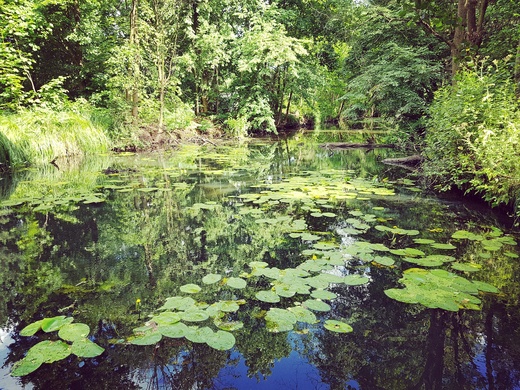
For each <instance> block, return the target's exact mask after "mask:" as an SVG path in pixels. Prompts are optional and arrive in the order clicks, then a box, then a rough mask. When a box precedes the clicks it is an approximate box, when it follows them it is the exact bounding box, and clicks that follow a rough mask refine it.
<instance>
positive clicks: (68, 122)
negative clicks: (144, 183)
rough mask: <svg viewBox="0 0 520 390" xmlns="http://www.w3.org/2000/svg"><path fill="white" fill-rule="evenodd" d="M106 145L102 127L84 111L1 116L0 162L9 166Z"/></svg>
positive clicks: (101, 149)
mask: <svg viewBox="0 0 520 390" xmlns="http://www.w3.org/2000/svg"><path fill="white" fill-rule="evenodd" d="M108 145H109V141H108V138H107V137H106V135H105V133H104V131H103V129H102V128H101V126H96V125H95V124H94V123H93V121H91V120H90V118H89V116H88V115H85V114H84V113H79V112H76V111H72V110H67V111H59V112H57V111H51V110H41V109H39V110H22V111H20V112H18V113H16V114H8V115H0V163H1V164H3V165H5V166H8V167H10V168H16V167H18V166H23V165H38V164H42V163H49V162H51V161H54V160H55V159H57V158H60V157H68V156H77V155H85V154H95V153H103V152H106V151H107V150H108Z"/></svg>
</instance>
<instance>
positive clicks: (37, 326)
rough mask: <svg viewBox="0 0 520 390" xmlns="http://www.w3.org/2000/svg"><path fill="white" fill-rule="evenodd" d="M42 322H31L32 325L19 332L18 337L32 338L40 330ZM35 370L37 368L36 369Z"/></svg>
mask: <svg viewBox="0 0 520 390" xmlns="http://www.w3.org/2000/svg"><path fill="white" fill-rule="evenodd" d="M42 322H43V320H39V321H36V322H33V323H32V324H29V325H27V326H26V327H25V328H23V329H22V330H21V331H20V336H33V335H34V334H36V332H38V331H39V330H40V329H41V327H42ZM36 368H38V367H36ZM36 368H35V369H36ZM20 376H21V375H20Z"/></svg>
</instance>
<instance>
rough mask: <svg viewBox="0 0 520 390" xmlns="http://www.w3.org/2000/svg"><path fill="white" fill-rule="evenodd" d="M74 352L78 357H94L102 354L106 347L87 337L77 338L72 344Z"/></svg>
mask: <svg viewBox="0 0 520 390" xmlns="http://www.w3.org/2000/svg"><path fill="white" fill-rule="evenodd" d="M71 350H72V353H73V354H74V355H76V356H78V357H84V358H93V357H96V356H99V355H101V354H102V353H103V352H104V351H105V349H104V348H102V347H100V346H99V345H97V344H96V343H94V342H92V341H90V340H89V339H87V338H81V339H76V340H74V342H73V343H72V346H71Z"/></svg>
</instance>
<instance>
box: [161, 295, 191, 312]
mask: <svg viewBox="0 0 520 390" xmlns="http://www.w3.org/2000/svg"><path fill="white" fill-rule="evenodd" d="M195 303H196V301H195V300H194V299H193V298H191V297H170V298H167V299H166V302H165V303H164V305H163V306H162V307H161V308H160V309H159V310H187V309H189V308H190V307H192V306H194V305H195Z"/></svg>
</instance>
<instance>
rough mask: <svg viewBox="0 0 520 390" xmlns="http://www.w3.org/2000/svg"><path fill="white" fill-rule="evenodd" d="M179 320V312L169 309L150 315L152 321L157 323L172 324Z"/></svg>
mask: <svg viewBox="0 0 520 390" xmlns="http://www.w3.org/2000/svg"><path fill="white" fill-rule="evenodd" d="M180 320H181V315H180V313H173V312H171V311H164V312H162V313H160V314H158V315H155V316H153V317H152V321H154V322H155V323H157V325H172V324H175V323H177V322H179V321H180Z"/></svg>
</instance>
